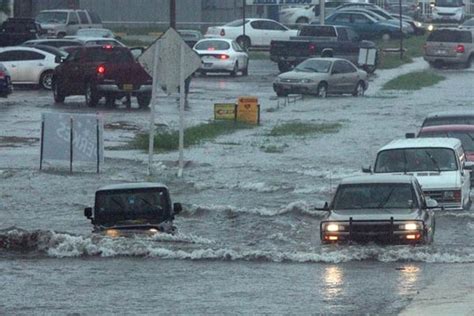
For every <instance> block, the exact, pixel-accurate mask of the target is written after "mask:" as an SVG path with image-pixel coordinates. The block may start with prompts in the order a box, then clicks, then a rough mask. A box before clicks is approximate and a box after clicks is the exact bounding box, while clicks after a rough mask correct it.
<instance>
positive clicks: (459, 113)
mask: <svg viewBox="0 0 474 316" xmlns="http://www.w3.org/2000/svg"><path fill="white" fill-rule="evenodd" d="M460 116H471V117H472V116H474V111H440V112H433V113H429V114H428V115H427V116H426V118H425V120H426V119H429V118H435V117H460Z"/></svg>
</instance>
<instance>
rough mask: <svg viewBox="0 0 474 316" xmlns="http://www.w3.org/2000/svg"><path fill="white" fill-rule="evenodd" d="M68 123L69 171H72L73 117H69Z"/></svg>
mask: <svg viewBox="0 0 474 316" xmlns="http://www.w3.org/2000/svg"><path fill="white" fill-rule="evenodd" d="M70 123H71V127H70V129H69V142H70V143H69V172H70V173H72V156H73V154H74V150H73V148H74V145H73V143H74V132H73V124H74V121H73V118H72V116H71V119H70Z"/></svg>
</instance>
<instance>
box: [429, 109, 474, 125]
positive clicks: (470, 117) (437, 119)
mask: <svg viewBox="0 0 474 316" xmlns="http://www.w3.org/2000/svg"><path fill="white" fill-rule="evenodd" d="M452 124H462V125H474V112H473V111H442V112H435V113H430V114H428V115H427V116H426V118H425V119H424V120H423V123H422V124H421V127H425V126H434V125H452Z"/></svg>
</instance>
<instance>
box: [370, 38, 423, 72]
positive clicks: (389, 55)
mask: <svg viewBox="0 0 474 316" xmlns="http://www.w3.org/2000/svg"><path fill="white" fill-rule="evenodd" d="M426 37H427V35H422V36H411V37H410V38H407V39H403V48H404V49H406V51H404V53H403V58H402V59H400V52H384V51H383V50H384V49H385V48H400V39H392V40H389V41H386V42H385V41H383V40H379V41H377V42H376V44H377V47H378V48H379V49H380V51H381V54H380V61H379V65H378V68H379V69H393V68H397V67H399V66H401V65H403V64H407V63H411V62H412V61H413V58H415V57H421V56H423V45H424V44H425V42H426Z"/></svg>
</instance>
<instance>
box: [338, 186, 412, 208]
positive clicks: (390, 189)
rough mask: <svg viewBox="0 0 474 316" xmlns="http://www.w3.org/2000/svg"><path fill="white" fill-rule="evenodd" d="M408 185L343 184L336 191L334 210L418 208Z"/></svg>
mask: <svg viewBox="0 0 474 316" xmlns="http://www.w3.org/2000/svg"><path fill="white" fill-rule="evenodd" d="M417 204H418V203H417V200H416V197H415V194H414V192H413V189H412V186H411V185H410V184H409V183H406V184H405V183H396V184H394V183H369V184H365V183H364V184H343V185H340V186H339V187H338V189H337V192H336V195H335V197H334V201H333V206H334V209H335V210H350V209H374V208H375V209H377V208H383V209H387V208H406V209H411V208H413V207H418V205H417Z"/></svg>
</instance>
